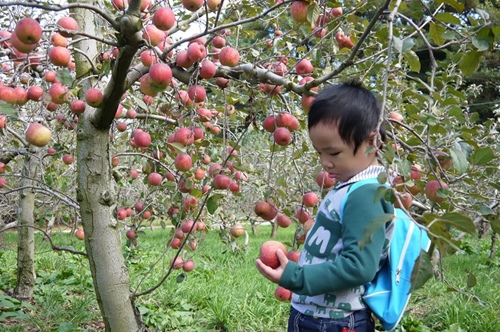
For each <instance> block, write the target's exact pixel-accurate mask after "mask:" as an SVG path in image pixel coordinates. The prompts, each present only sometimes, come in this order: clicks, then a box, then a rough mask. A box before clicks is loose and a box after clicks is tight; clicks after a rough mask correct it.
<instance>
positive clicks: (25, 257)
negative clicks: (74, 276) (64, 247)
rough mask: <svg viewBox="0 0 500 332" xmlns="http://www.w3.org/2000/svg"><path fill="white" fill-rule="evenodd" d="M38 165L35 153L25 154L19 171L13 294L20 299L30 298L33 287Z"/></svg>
mask: <svg viewBox="0 0 500 332" xmlns="http://www.w3.org/2000/svg"><path fill="white" fill-rule="evenodd" d="M39 166H40V158H39V156H37V155H36V154H27V155H26V157H25V159H24V165H23V169H22V172H21V187H26V189H23V190H21V191H20V192H19V210H18V214H17V220H18V229H17V234H18V237H17V238H18V243H17V283H16V287H15V289H14V296H15V297H16V298H18V299H20V300H24V301H25V300H30V299H31V298H32V297H33V289H34V287H35V276H36V275H35V265H34V260H35V229H34V228H33V227H34V226H35V218H34V214H33V213H34V210H35V190H34V189H32V188H30V187H33V186H35V185H36V183H35V177H36V174H37V170H38V168H39Z"/></svg>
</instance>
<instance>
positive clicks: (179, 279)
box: [175, 272, 187, 284]
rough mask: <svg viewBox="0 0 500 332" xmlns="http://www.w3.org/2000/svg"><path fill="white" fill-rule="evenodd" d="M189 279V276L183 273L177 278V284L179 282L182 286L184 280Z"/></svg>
mask: <svg viewBox="0 0 500 332" xmlns="http://www.w3.org/2000/svg"><path fill="white" fill-rule="evenodd" d="M186 278H187V274H186V273H184V272H183V273H181V274H179V275H178V276H177V278H175V282H177V283H178V284H180V283H181V282H183V281H184V280H186Z"/></svg>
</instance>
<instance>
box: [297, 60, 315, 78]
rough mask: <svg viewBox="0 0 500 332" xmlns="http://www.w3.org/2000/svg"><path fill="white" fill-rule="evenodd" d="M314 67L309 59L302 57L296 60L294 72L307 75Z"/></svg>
mask: <svg viewBox="0 0 500 332" xmlns="http://www.w3.org/2000/svg"><path fill="white" fill-rule="evenodd" d="M313 70H314V67H313V65H312V63H311V60H309V59H302V60H300V61H299V62H297V65H296V66H295V72H297V74H299V75H309V74H311V73H312V72H313Z"/></svg>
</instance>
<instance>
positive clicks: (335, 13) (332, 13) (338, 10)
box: [330, 7, 342, 17]
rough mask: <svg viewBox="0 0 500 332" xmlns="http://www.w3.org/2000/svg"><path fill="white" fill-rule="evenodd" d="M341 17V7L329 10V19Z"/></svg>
mask: <svg viewBox="0 0 500 332" xmlns="http://www.w3.org/2000/svg"><path fill="white" fill-rule="evenodd" d="M340 15H342V7H335V8H332V9H331V10H330V16H331V17H339V16H340Z"/></svg>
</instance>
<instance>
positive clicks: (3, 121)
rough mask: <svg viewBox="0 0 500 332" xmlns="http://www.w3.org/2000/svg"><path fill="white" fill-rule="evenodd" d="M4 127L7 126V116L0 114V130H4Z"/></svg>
mask: <svg viewBox="0 0 500 332" xmlns="http://www.w3.org/2000/svg"><path fill="white" fill-rule="evenodd" d="M0 90H1V89H0ZM6 126H7V116H6V115H3V114H0V129H4V128H5V127H6Z"/></svg>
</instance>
